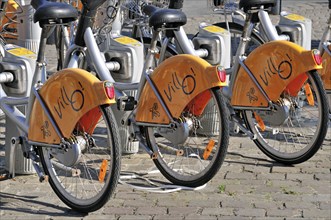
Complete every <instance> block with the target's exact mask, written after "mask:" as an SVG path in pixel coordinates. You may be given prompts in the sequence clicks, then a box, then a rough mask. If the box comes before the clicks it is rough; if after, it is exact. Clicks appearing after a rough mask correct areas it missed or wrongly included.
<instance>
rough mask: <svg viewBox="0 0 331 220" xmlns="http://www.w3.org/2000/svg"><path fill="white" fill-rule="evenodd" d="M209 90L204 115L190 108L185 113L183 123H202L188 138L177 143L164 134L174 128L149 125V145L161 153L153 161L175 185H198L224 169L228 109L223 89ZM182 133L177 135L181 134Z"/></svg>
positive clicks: (227, 140)
mask: <svg viewBox="0 0 331 220" xmlns="http://www.w3.org/2000/svg"><path fill="white" fill-rule="evenodd" d="M209 92H210V94H211V97H212V98H211V99H210V101H209V103H208V105H207V107H206V108H205V110H204V112H203V114H202V115H201V116H199V117H198V116H194V115H192V114H190V111H189V109H187V110H186V111H183V113H182V117H181V120H182V122H185V123H189V122H192V123H193V124H194V125H198V124H199V123H200V124H201V126H200V127H194V126H193V128H191V129H190V131H189V134H188V135H187V137H186V139H185V141H182V142H181V143H179V144H177V143H174V141H171V140H169V139H170V138H168V139H167V138H165V137H164V136H162V135H163V134H165V133H166V132H168V131H170V130H171V129H169V130H167V129H164V130H163V129H160V128H158V127H147V128H145V134H146V140H147V145H148V146H149V147H150V149H152V151H153V152H154V153H155V154H156V155H157V157H156V158H155V159H154V160H153V161H154V163H155V165H156V167H157V168H158V169H159V170H160V172H161V173H162V174H163V176H164V177H165V178H167V179H168V180H169V181H171V182H172V183H174V184H177V185H182V186H188V187H198V186H201V185H203V184H205V183H207V182H208V181H209V180H211V179H212V178H213V177H214V175H215V174H216V173H217V172H218V170H219V169H220V168H221V166H222V163H223V161H224V158H225V156H226V153H227V147H228V143H229V112H228V108H227V106H226V103H225V99H224V97H223V95H222V93H221V90H220V88H212V89H209ZM182 124H184V123H182ZM177 130H180V129H177ZM181 134H182V133H181V132H179V133H177V134H176V135H177V137H179V136H180V135H181ZM176 141H177V140H176ZM208 146H211V147H212V150H211V149H210V148H209V150H210V151H209V152H210V154H208V153H206V152H208V151H207V150H206V149H207V148H208ZM204 153H205V155H204Z"/></svg>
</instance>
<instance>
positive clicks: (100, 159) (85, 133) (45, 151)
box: [39, 106, 121, 213]
mask: <svg viewBox="0 0 331 220" xmlns="http://www.w3.org/2000/svg"><path fill="white" fill-rule="evenodd" d="M95 110H96V111H95V113H96V114H95V115H98V118H99V117H100V115H101V117H100V118H99V120H98V119H96V120H93V119H91V121H97V123H96V126H95V122H93V123H91V124H93V126H92V125H91V126H86V127H85V129H84V128H82V127H81V126H76V129H75V130H74V131H73V133H72V135H71V137H70V139H68V140H67V141H68V142H70V143H71V145H70V147H69V148H68V149H66V150H60V149H54V148H48V147H42V148H40V149H39V155H40V158H41V162H42V165H43V168H44V172H45V173H46V175H48V177H49V183H50V185H51V187H52V188H53V190H54V192H55V193H56V195H57V196H58V197H59V198H60V199H61V200H62V201H63V202H64V203H65V204H66V205H68V206H69V207H71V208H72V209H74V210H77V211H79V212H84V213H86V212H92V211H95V210H98V209H100V208H101V207H102V206H103V205H104V204H105V203H106V202H107V201H108V200H109V198H110V196H111V195H112V194H113V193H114V190H115V188H116V185H117V182H118V179H119V175H120V155H121V152H120V144H119V134H118V129H117V126H116V124H115V118H114V116H113V113H112V112H111V109H110V107H105V106H99V108H97V109H95ZM92 118H93V117H92ZM92 127H93V128H92ZM92 130H93V132H92ZM72 149H76V151H74V150H72Z"/></svg>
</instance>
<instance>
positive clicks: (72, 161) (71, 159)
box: [53, 136, 88, 167]
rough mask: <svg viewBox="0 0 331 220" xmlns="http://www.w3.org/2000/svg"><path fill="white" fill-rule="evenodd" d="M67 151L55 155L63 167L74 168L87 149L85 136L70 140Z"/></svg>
mask: <svg viewBox="0 0 331 220" xmlns="http://www.w3.org/2000/svg"><path fill="white" fill-rule="evenodd" d="M69 143H70V145H69V146H68V148H67V149H66V150H63V151H61V152H57V153H56V154H53V156H54V157H55V158H57V159H58V160H59V161H60V162H61V163H62V164H63V165H65V166H68V167H72V166H74V165H76V164H77V163H78V162H79V159H80V156H81V154H82V152H83V151H85V150H86V149H87V146H88V141H87V140H86V138H84V137H83V136H75V137H72V138H71V139H70V140H69Z"/></svg>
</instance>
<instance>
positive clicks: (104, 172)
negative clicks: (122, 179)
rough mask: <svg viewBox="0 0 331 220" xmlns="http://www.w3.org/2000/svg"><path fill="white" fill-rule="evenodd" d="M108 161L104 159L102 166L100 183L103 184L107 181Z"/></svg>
mask: <svg viewBox="0 0 331 220" xmlns="http://www.w3.org/2000/svg"><path fill="white" fill-rule="evenodd" d="M107 166H108V161H107V160H105V159H103V160H102V163H101V166H100V173H99V182H100V183H102V182H103V181H104V180H105V176H106V172H107Z"/></svg>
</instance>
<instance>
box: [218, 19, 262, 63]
mask: <svg viewBox="0 0 331 220" xmlns="http://www.w3.org/2000/svg"><path fill="white" fill-rule="evenodd" d="M228 24H229V30H228V31H229V32H230V34H231V54H232V59H231V63H233V59H234V58H235V55H236V52H237V48H238V45H239V41H240V38H241V36H242V32H243V26H242V25H240V24H237V23H234V22H228ZM214 25H215V26H218V27H220V28H224V29H227V24H226V22H220V23H216V24H214ZM264 43H265V41H264V40H263V38H262V37H261V36H260V35H259V33H258V31H257V30H256V29H253V31H252V34H251V36H250V42H249V43H248V45H247V47H246V49H245V54H244V55H245V56H247V55H248V54H249V53H250V52H252V51H253V50H254V49H255V48H257V47H258V46H260V45H262V44H264Z"/></svg>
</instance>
